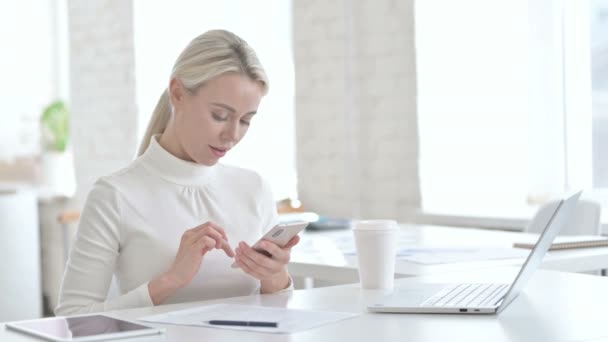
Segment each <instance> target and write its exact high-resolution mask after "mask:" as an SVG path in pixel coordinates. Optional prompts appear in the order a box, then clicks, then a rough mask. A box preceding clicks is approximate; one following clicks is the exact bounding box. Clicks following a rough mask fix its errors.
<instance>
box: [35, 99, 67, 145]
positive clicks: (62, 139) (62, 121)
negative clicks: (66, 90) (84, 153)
mask: <svg viewBox="0 0 608 342" xmlns="http://www.w3.org/2000/svg"><path fill="white" fill-rule="evenodd" d="M40 121H41V125H42V139H43V143H44V146H45V147H46V148H47V149H51V150H55V151H59V152H64V151H65V150H66V148H67V145H68V142H69V137H70V115H69V112H68V109H67V107H66V105H65V103H64V102H63V101H55V102H53V103H51V104H50V105H49V106H47V107H46V108H45V109H44V111H43V113H42V117H41V120H40Z"/></svg>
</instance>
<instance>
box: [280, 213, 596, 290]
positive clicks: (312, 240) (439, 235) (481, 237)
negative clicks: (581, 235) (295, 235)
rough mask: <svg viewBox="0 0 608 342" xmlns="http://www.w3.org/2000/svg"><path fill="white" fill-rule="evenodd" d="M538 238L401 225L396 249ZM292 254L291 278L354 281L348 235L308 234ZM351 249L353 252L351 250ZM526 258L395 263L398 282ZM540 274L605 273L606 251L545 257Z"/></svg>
mask: <svg viewBox="0 0 608 342" xmlns="http://www.w3.org/2000/svg"><path fill="white" fill-rule="evenodd" d="M536 236H538V235H535V234H526V233H520V232H507V231H499V230H490V229H472V228H456V227H442V226H429V225H401V237H400V243H399V245H400V246H399V247H400V248H403V247H436V246H444V247H445V246H450V247H475V246H476V247H500V248H504V247H511V246H513V243H514V242H522V241H524V240H526V239H533V238H534V237H536ZM301 237H302V241H301V242H300V244H299V245H298V246H296V247H294V248H293V250H292V258H291V262H290V264H289V272H290V273H291V274H292V275H293V276H295V277H314V278H315V279H322V280H326V281H329V282H330V283H335V284H348V283H354V282H357V281H358V279H359V278H358V273H357V260H356V257H355V256H349V255H344V254H343V253H342V251H343V250H344V249H345V248H346V249H348V247H347V246H346V245H347V244H349V243H350V244H351V245H352V244H353V240H352V231H350V230H344V231H331V232H321V233H319V232H306V233H304V234H302V235H301ZM353 248H354V247H353ZM524 261H525V257H521V258H515V259H501V260H484V261H475V262H459V263H446V264H434V265H425V264H419V263H414V262H410V261H406V260H400V259H397V263H396V266H395V273H396V275H397V277H409V276H419V275H428V274H439V273H446V272H458V271H467V270H474V269H482V268H488V267H497V266H519V265H521V264H522V263H523V262H524ZM541 267H542V268H544V269H550V270H559V271H569V272H585V271H596V270H599V269H605V268H608V247H600V248H583V249H571V250H563V251H553V252H549V253H548V254H547V255H546V256H545V258H544V261H543V264H542V266H541Z"/></svg>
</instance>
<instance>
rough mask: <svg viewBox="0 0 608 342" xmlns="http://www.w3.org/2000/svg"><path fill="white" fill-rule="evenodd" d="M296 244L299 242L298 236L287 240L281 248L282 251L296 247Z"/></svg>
mask: <svg viewBox="0 0 608 342" xmlns="http://www.w3.org/2000/svg"><path fill="white" fill-rule="evenodd" d="M298 242H300V236H299V235H296V236H294V237H292V238H291V240H289V241H288V242H287V244H286V245H285V246H283V249H289V248H291V247H293V246H295V245H297V244H298Z"/></svg>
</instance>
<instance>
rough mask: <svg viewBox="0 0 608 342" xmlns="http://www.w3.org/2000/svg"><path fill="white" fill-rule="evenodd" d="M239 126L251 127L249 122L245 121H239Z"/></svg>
mask: <svg viewBox="0 0 608 342" xmlns="http://www.w3.org/2000/svg"><path fill="white" fill-rule="evenodd" d="M241 125H244V126H249V125H251V122H249V121H246V120H241Z"/></svg>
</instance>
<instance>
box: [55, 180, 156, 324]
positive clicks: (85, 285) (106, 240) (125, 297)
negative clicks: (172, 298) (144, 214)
mask: <svg viewBox="0 0 608 342" xmlns="http://www.w3.org/2000/svg"><path fill="white" fill-rule="evenodd" d="M119 204H120V201H119V194H118V193H117V191H116V190H115V189H114V188H113V187H112V186H111V185H110V184H109V183H107V182H106V181H104V180H99V181H98V182H97V183H96V184H95V186H94V188H93V190H92V191H91V192H90V194H89V196H88V198H87V200H86V203H85V206H84V209H83V211H82V215H81V219H80V223H79V226H78V231H77V233H76V238H75V240H74V242H73V244H72V248H71V252H70V257H69V259H68V262H67V265H66V268H65V273H64V275H63V281H62V284H61V289H60V293H59V303H58V306H57V308H56V309H55V314H57V315H71V314H79V313H90V312H100V311H109V310H118V309H126V308H134V307H142V306H152V305H153V303H152V300H151V298H150V295H149V291H148V284H147V283H144V284H141V285H140V286H138V287H136V288H135V289H133V290H131V291H129V292H127V293H124V294H122V295H121V296H118V297H116V298H113V299H111V300H106V297H107V293H108V289H109V287H110V283H111V281H112V277H113V275H114V269H115V265H116V260H117V258H118V255H119V250H120V205H119Z"/></svg>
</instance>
